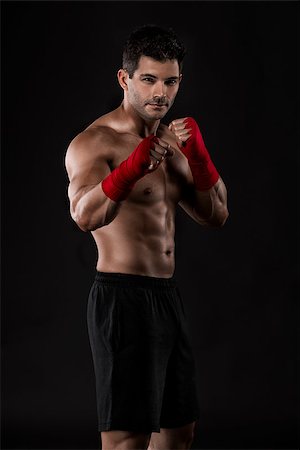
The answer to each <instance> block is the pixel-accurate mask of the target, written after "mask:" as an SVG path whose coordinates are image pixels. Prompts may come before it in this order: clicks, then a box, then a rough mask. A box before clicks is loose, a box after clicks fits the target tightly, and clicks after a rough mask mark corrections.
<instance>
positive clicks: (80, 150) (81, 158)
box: [65, 132, 121, 231]
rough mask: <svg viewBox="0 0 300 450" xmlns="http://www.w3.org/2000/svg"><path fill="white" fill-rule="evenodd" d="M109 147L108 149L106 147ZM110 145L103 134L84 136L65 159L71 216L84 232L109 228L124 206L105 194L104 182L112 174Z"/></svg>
mask: <svg viewBox="0 0 300 450" xmlns="http://www.w3.org/2000/svg"><path fill="white" fill-rule="evenodd" d="M105 144H107V145H105ZM99 145H101V146H102V147H103V149H106V148H109V145H110V143H109V142H107V137H106V136H105V134H104V133H103V136H100V139H99V133H98V135H97V136H95V135H93V133H92V132H83V133H81V134H80V135H78V136H77V137H76V138H75V139H74V140H73V141H72V142H71V144H70V146H69V148H68V150H67V153H66V159H65V165H66V170H67V173H68V177H69V180H70V184H69V187H68V196H69V200H70V213H71V217H72V219H73V220H74V221H75V222H76V224H77V225H78V226H79V228H80V229H81V230H82V231H93V230H95V229H97V228H100V227H102V226H104V225H107V224H109V223H110V222H111V221H112V220H113V219H114V218H115V217H116V215H117V214H118V211H119V208H120V205H121V203H119V202H114V201H113V200H111V199H110V198H108V197H107V196H106V195H105V194H104V192H103V190H102V186H101V185H102V180H103V179H104V178H105V177H106V176H107V175H109V174H110V168H109V166H108V163H107V160H108V159H109V155H108V154H106V151H105V150H103V152H100V151H99Z"/></svg>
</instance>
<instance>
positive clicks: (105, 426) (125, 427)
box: [98, 422, 161, 434]
mask: <svg viewBox="0 0 300 450" xmlns="http://www.w3.org/2000/svg"><path fill="white" fill-rule="evenodd" d="M160 428H161V427H160V426H159V425H142V424H140V425H136V424H134V425H132V424H128V423H127V424H124V423H121V422H118V423H116V422H103V423H100V424H98V431H99V432H101V431H132V432H136V433H145V434H149V433H159V432H160Z"/></svg>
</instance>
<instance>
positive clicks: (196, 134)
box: [181, 117, 219, 191]
mask: <svg viewBox="0 0 300 450" xmlns="http://www.w3.org/2000/svg"><path fill="white" fill-rule="evenodd" d="M185 123H186V124H187V128H191V131H190V133H191V136H190V137H189V139H188V140H187V141H186V145H185V146H184V147H182V148H181V151H182V153H183V154H184V155H185V156H186V157H187V159H188V162H189V166H190V169H191V172H192V175H193V178H194V184H195V187H196V189H197V190H199V191H206V190H208V189H210V188H211V187H212V186H213V185H214V184H215V183H216V182H217V181H218V179H219V174H218V172H217V169H216V168H215V166H214V164H213V162H212V160H211V159H210V156H209V153H208V151H207V149H206V147H205V144H204V141H203V138H202V135H201V132H200V130H199V127H198V125H197V122H196V121H195V120H194V119H193V118H192V117H188V118H187V119H186V120H185Z"/></svg>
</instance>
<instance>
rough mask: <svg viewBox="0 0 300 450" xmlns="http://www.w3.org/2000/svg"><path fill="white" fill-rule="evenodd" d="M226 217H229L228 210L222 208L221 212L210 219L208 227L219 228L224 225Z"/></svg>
mask: <svg viewBox="0 0 300 450" xmlns="http://www.w3.org/2000/svg"><path fill="white" fill-rule="evenodd" d="M228 216H229V212H228V209H227V208H224V209H223V210H222V211H219V213H218V214H216V216H215V217H213V218H212V221H211V223H210V225H211V226H213V227H216V228H221V227H223V226H224V225H225V223H226V221H227V219H228Z"/></svg>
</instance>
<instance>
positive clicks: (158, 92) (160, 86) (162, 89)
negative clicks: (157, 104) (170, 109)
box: [153, 81, 167, 98]
mask: <svg viewBox="0 0 300 450" xmlns="http://www.w3.org/2000/svg"><path fill="white" fill-rule="evenodd" d="M166 92H167V86H166V85H165V83H164V82H163V81H160V82H156V83H155V85H154V92H153V97H154V98H155V97H166Z"/></svg>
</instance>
